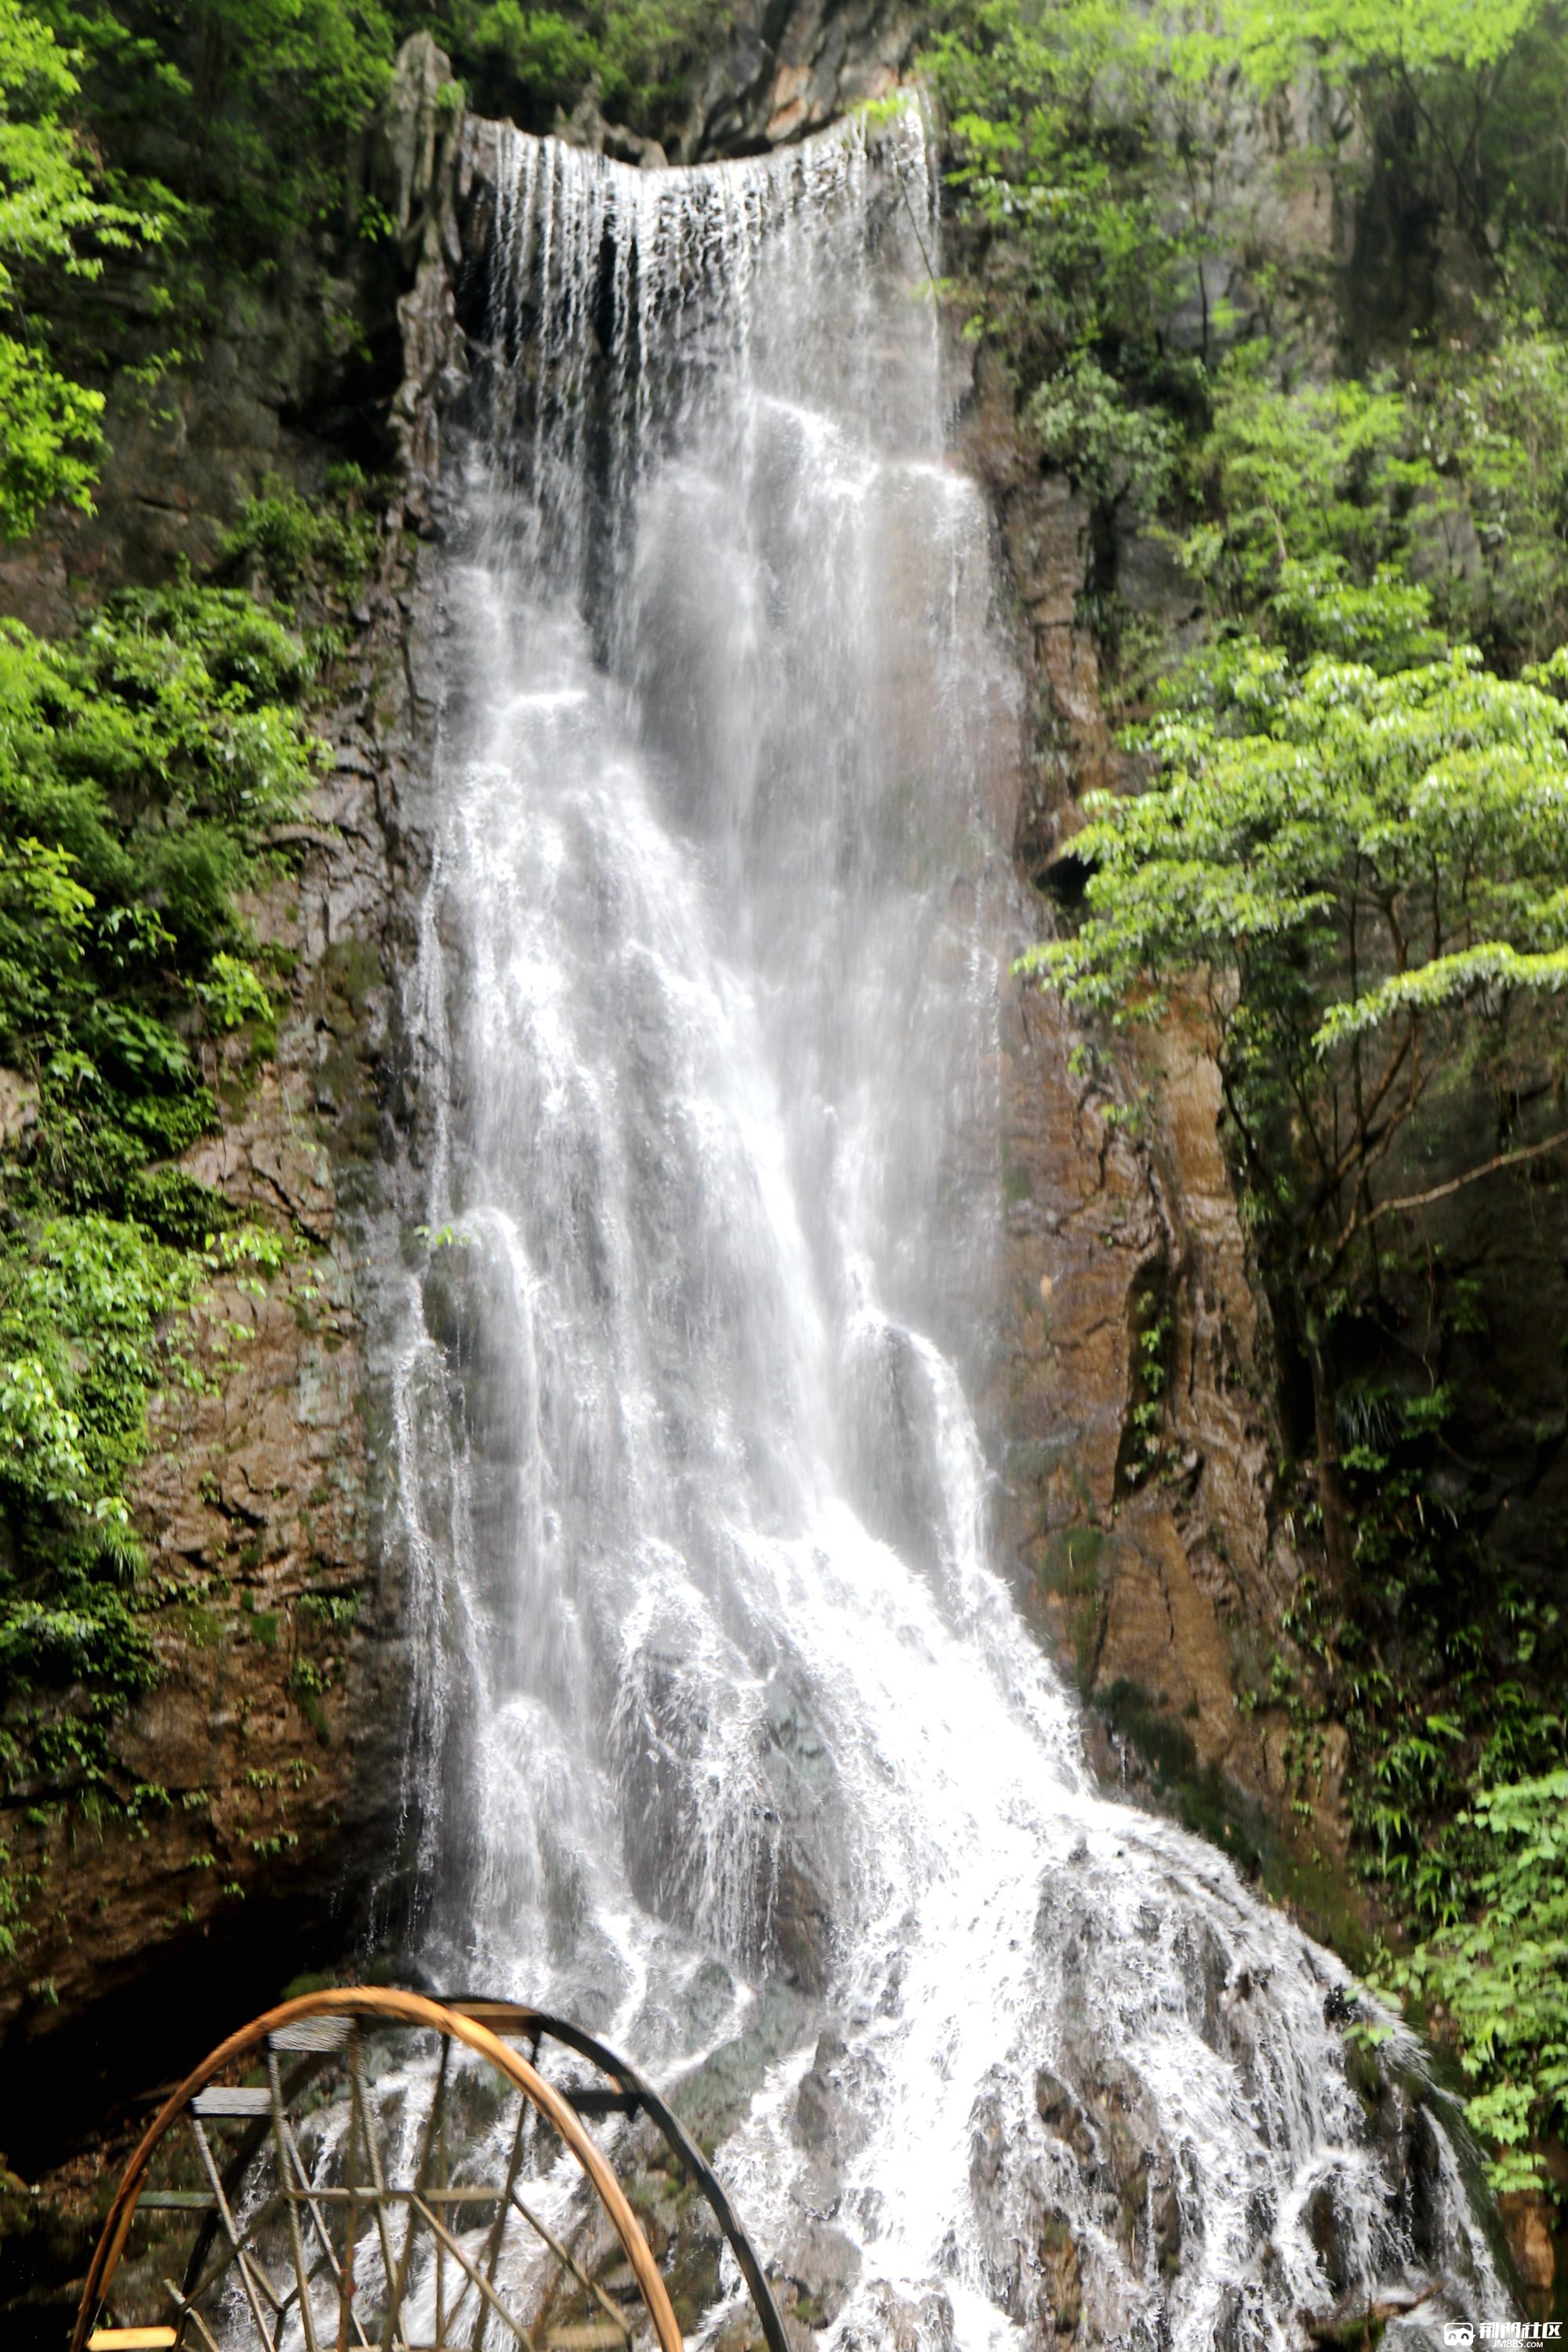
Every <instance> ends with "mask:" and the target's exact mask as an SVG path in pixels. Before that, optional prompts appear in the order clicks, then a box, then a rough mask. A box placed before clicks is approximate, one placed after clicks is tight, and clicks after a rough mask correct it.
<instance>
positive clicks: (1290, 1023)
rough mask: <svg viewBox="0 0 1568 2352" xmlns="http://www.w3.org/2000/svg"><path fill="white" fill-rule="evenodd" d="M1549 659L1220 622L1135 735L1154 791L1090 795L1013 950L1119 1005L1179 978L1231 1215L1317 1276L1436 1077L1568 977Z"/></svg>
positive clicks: (1328, 1277) (1562, 772)
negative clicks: (1396, 655)
mask: <svg viewBox="0 0 1568 2352" xmlns="http://www.w3.org/2000/svg"><path fill="white" fill-rule="evenodd" d="M1564 677H1568V670H1565V668H1564V666H1563V664H1562V663H1556V664H1554V665H1553V666H1552V667H1551V669H1550V670H1548V671H1543V672H1542V673H1541V674H1540V675H1539V676H1538V677H1535V678H1532V679H1523V680H1510V679H1507V678H1502V677H1497V676H1496V675H1495V674H1494V673H1492V672H1491V671H1489V670H1488V669H1486V668H1485V667H1483V666H1482V664H1481V661H1480V659H1479V656H1477V655H1476V654H1475V653H1474V652H1473V651H1471V650H1468V649H1466V648H1463V647H1461V648H1458V649H1456V650H1455V651H1453V652H1452V653H1450V654H1449V655H1448V656H1447V657H1446V658H1445V659H1442V660H1439V661H1434V662H1428V663H1426V664H1423V665H1421V666H1420V667H1415V668H1410V669H1399V670H1395V671H1393V672H1392V673H1390V674H1388V675H1383V676H1380V675H1379V674H1378V672H1377V671H1376V670H1375V669H1373V667H1370V666H1368V665H1366V664H1364V663H1359V664H1358V663H1346V662H1340V661H1333V660H1330V659H1326V658H1321V657H1320V658H1318V659H1316V660H1313V661H1311V662H1310V663H1309V664H1308V666H1307V667H1306V668H1305V670H1304V671H1301V672H1300V673H1298V672H1296V671H1295V670H1293V669H1292V667H1291V666H1290V663H1289V659H1288V656H1286V655H1285V654H1284V653H1283V652H1282V651H1280V650H1278V649H1273V648H1268V647H1266V646H1263V645H1261V644H1259V643H1258V641H1257V640H1256V639H1254V640H1249V641H1244V642H1243V643H1242V644H1241V645H1240V646H1237V647H1236V648H1234V649H1233V650H1231V651H1229V652H1228V653H1227V654H1226V656H1224V657H1223V659H1222V660H1219V661H1215V662H1214V663H1211V664H1210V665H1209V666H1208V667H1207V668H1206V670H1205V673H1204V676H1203V679H1202V687H1201V692H1200V693H1199V694H1198V695H1195V696H1194V699H1192V700H1191V701H1189V703H1188V704H1187V706H1186V707H1185V708H1177V709H1173V710H1172V711H1171V712H1170V713H1169V714H1168V715H1166V716H1165V717H1163V719H1160V720H1158V721H1157V722H1156V723H1155V724H1154V725H1153V726H1152V727H1151V728H1150V729H1149V730H1148V731H1147V734H1146V736H1145V737H1144V739H1143V740H1144V747H1145V750H1146V751H1147V753H1148V755H1149V757H1150V759H1151V760H1152V762H1153V765H1154V769H1155V780H1154V782H1153V784H1152V789H1150V790H1149V791H1148V792H1146V793H1139V794H1136V795H1134V796H1131V797H1129V798H1125V799H1112V798H1110V797H1109V796H1106V795H1100V796H1099V797H1098V799H1097V800H1096V801H1095V803H1093V807H1092V814H1093V815H1094V819H1095V822H1094V823H1093V824H1091V825H1090V826H1089V829H1088V830H1087V831H1086V832H1085V833H1083V834H1082V835H1079V837H1078V838H1077V840H1076V841H1075V843H1074V845H1073V846H1074V851H1075V854H1076V856H1078V857H1079V860H1080V861H1081V862H1082V863H1083V864H1084V865H1085V866H1087V867H1089V869H1090V870H1089V881H1088V885H1087V893H1086V898H1087V915H1086V919H1085V920H1084V921H1083V922H1082V924H1081V925H1080V926H1079V929H1078V930H1077V932H1076V934H1075V935H1074V936H1073V937H1071V938H1069V939H1066V940H1053V941H1050V942H1047V943H1046V944H1044V945H1042V946H1039V947H1037V948H1035V949H1032V950H1030V951H1029V953H1028V954H1027V955H1026V957H1025V958H1024V960H1023V968H1024V969H1025V970H1026V971H1031V972H1034V973H1036V974H1037V975H1038V976H1039V977H1040V979H1042V980H1043V981H1044V982H1047V983H1048V984H1050V985H1052V986H1054V987H1057V988H1058V989H1060V990H1061V992H1063V994H1064V995H1065V996H1066V997H1067V998H1068V1001H1069V1002H1071V1003H1076V1004H1079V1005H1082V1006H1085V1007H1089V1008H1093V1009H1096V1010H1106V1011H1109V1012H1110V1013H1111V1015H1112V1017H1113V1018H1114V1019H1118V1020H1121V1019H1124V1018H1126V1017H1127V1016H1128V1015H1129V1013H1137V1014H1141V1015H1143V1016H1145V1017H1147V1016H1152V1015H1153V1014H1155V1013H1158V1012H1159V1011H1160V1010H1161V1009H1162V1007H1163V1003H1164V1001H1165V998H1166V995H1167V992H1168V990H1169V988H1170V986H1171V985H1172V983H1173V982H1177V981H1182V982H1191V983H1193V984H1194V985H1196V986H1197V987H1198V988H1199V989H1200V990H1201V992H1202V994H1203V997H1204V1000H1205V1003H1206V1005H1207V1008H1208V1012H1209V1016H1210V1020H1211V1023H1212V1028H1213V1037H1214V1043H1215V1053H1216V1058H1217V1061H1218V1064H1219V1069H1220V1075H1221V1082H1222V1085H1223V1087H1224V1091H1225V1100H1226V1110H1227V1113H1228V1117H1229V1120H1230V1123H1231V1129H1232V1134H1233V1139H1234V1141H1235V1143H1236V1145H1237V1150H1238V1153H1239V1157H1240V1160H1241V1164H1242V1168H1243V1171H1244V1174H1245V1179H1246V1181H1247V1187H1248V1191H1249V1193H1250V1196H1251V1199H1252V1202H1253V1205H1254V1209H1255V1212H1256V1213H1258V1214H1259V1215H1260V1216H1261V1217H1262V1218H1263V1220H1264V1222H1265V1223H1266V1224H1267V1225H1268V1227H1269V1228H1270V1229H1271V1232H1272V1235H1273V1238H1274V1239H1275V1241H1276V1243H1277V1244H1279V1246H1280V1247H1281V1248H1287V1249H1288V1251H1289V1257H1290V1260H1291V1263H1292V1265H1297V1264H1298V1262H1299V1267H1300V1273H1301V1274H1303V1275H1305V1276H1306V1277H1307V1279H1308V1280H1309V1281H1310V1282H1311V1283H1313V1284H1315V1285H1317V1286H1320V1287H1321V1286H1326V1285H1327V1284H1328V1283H1330V1282H1331V1281H1332V1280H1334V1279H1336V1278H1338V1277H1339V1276H1341V1274H1342V1269H1343V1267H1344V1264H1345V1259H1346V1255H1347V1252H1348V1251H1349V1250H1350V1248H1351V1246H1352V1242H1353V1241H1354V1240H1355V1238H1356V1236H1357V1235H1358V1234H1364V1233H1365V1232H1366V1231H1367V1230H1368V1229H1369V1227H1370V1226H1371V1225H1372V1224H1373V1223H1375V1222H1376V1221H1377V1220H1379V1219H1380V1218H1382V1217H1383V1216H1384V1215H1385V1214H1387V1213H1389V1212H1390V1210H1391V1209H1393V1208H1394V1207H1396V1206H1397V1205H1398V1202H1397V1200H1396V1199H1395V1198H1394V1197H1392V1196H1389V1195H1387V1194H1386V1193H1384V1194H1383V1195H1382V1196H1381V1197H1380V1195H1379V1185H1380V1181H1381V1177H1380V1171H1381V1170H1382V1169H1383V1168H1384V1166H1385V1164H1386V1163H1387V1162H1388V1160H1389V1157H1390V1153H1391V1151H1392V1150H1393V1147H1394V1144H1395V1142H1396V1140H1397V1139H1399V1137H1400V1134H1401V1131H1402V1129H1404V1128H1405V1126H1406V1125H1407V1124H1408V1122H1409V1121H1410V1120H1411V1119H1412V1118H1415V1115H1416V1114H1417V1112H1418V1111H1419V1110H1420V1109H1421V1108H1422V1106H1423V1105H1424V1103H1425V1101H1426V1097H1427V1094H1428V1091H1429V1089H1430V1087H1431V1086H1432V1084H1433V1081H1434V1078H1435V1077H1436V1076H1437V1075H1438V1074H1439V1073H1440V1072H1441V1071H1442V1070H1443V1069H1444V1067H1445V1066H1448V1065H1450V1064H1451V1062H1452V1060H1453V1058H1454V1057H1455V1056H1457V1055H1464V1054H1465V1053H1466V1052H1467V1051H1468V1049H1469V1048H1470V1047H1472V1046H1473V1045H1476V1044H1477V1043H1478V1042H1479V1040H1478V1033H1479V1032H1484V1033H1486V1034H1487V1036H1488V1039H1489V1042H1490V1044H1491V1045H1493V1046H1494V1047H1495V1048H1496V1050H1498V1051H1499V1052H1501V1051H1502V1050H1504V1046H1505V1042H1506V1027H1505V1023H1506V1015H1507V1014H1508V1013H1509V1011H1510V1008H1511V1007H1512V1006H1513V1005H1514V1004H1515V1003H1516V1002H1517V1001H1518V1000H1520V999H1521V998H1525V997H1528V996H1531V995H1537V994H1541V993H1543V992H1552V993H1555V992H1558V991H1560V990H1562V989H1563V988H1564V987H1565V986H1568V882H1565V880H1564V876H1563V841H1564V839H1568V716H1565V713H1564V709H1563V702H1562V700H1561V699H1560V698H1559V694H1558V692H1557V691H1556V690H1554V689H1555V688H1558V687H1559V686H1560V685H1561V684H1562V683H1563V680H1564ZM1287 1237H1288V1239H1287Z"/></svg>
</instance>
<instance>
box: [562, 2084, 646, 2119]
mask: <svg viewBox="0 0 1568 2352" xmlns="http://www.w3.org/2000/svg"><path fill="white" fill-rule="evenodd" d="M561 2095H562V2097H563V2099H568V2100H570V2102H571V2104H572V2105H573V2106H574V2107H575V2108H576V2110H577V2113H578V2114H579V2115H580V2116H635V2115H636V2114H637V2109H638V2108H639V2107H640V2106H641V2105H642V2093H641V2092H640V2091H607V2090H605V2089H602V2088H601V2086H600V2085H599V2084H596V2083H594V2084H586V2083H584V2084H566V2085H563V2089H562V2093H561Z"/></svg>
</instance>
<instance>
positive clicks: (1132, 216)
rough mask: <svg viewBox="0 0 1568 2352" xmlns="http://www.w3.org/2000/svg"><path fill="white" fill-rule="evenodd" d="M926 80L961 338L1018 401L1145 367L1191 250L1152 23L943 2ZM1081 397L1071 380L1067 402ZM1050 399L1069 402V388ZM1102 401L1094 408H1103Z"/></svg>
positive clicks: (1113, 14)
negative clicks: (953, 243)
mask: <svg viewBox="0 0 1568 2352" xmlns="http://www.w3.org/2000/svg"><path fill="white" fill-rule="evenodd" d="M933 13H934V16H935V23H936V27H937V29H936V31H935V34H934V37H933V38H932V40H931V44H930V46H929V47H928V49H927V52H926V55H925V58H924V60H923V62H924V68H925V70H926V72H927V74H928V76H929V78H930V79H931V83H932V85H933V87H934V89H936V91H937V94H938V96H939V98H940V99H941V100H942V104H943V106H944V108H945V109H946V110H947V114H948V117H949V121H950V125H951V129H950V140H951V145H952V164H951V167H950V172H949V179H950V184H951V186H952V191H953V194H954V196H955V197H956V200H957V212H958V217H959V220H960V223H961V224H962V225H963V226H964V227H965V228H966V229H967V230H968V232H969V234H970V254H969V268H968V270H967V272H966V275H965V278H964V279H963V286H962V291H963V296H964V298H965V299H966V302H967V304H968V306H969V308H970V310H971V312H972V320H971V324H972V331H974V332H975V333H984V335H985V336H986V337H987V338H988V339H989V340H990V341H992V342H993V343H994V344H995V345H996V346H997V348H998V349H999V351H1000V352H1002V353H1003V354H1004V355H1005V362H1006V364H1007V366H1008V367H1009V369H1010V370H1011V372H1012V373H1013V375H1014V377H1015V380H1016V382H1017V383H1018V384H1019V386H1020V388H1021V389H1022V390H1023V391H1024V392H1025V393H1029V392H1030V391H1032V390H1033V388H1034V387H1036V386H1037V385H1038V384H1040V383H1042V382H1045V381H1047V380H1048V379H1049V378H1051V377H1053V376H1055V375H1057V374H1058V373H1060V372H1063V371H1068V373H1069V374H1070V373H1072V372H1073V371H1075V370H1079V369H1081V368H1082V366H1083V364H1084V362H1085V360H1086V358H1088V357H1089V356H1091V355H1092V354H1094V353H1095V352H1099V353H1100V356H1101V358H1110V357H1117V356H1119V357H1120V358H1121V362H1122V363H1121V366H1120V367H1119V369H1118V373H1119V374H1124V373H1126V372H1127V365H1126V363H1127V362H1128V361H1129V360H1131V361H1132V362H1134V364H1138V363H1143V364H1149V363H1152V356H1153V353H1154V351H1155V347H1156V344H1157V342H1158V340H1159V336H1160V331H1161V328H1162V325H1163V320H1164V318H1165V317H1166V316H1167V315H1168V313H1169V311H1170V310H1171V309H1172V308H1173V305H1174V303H1175V301H1176V300H1177V299H1179V294H1180V291H1181V289H1182V288H1183V286H1184V282H1185V281H1184V266H1185V265H1186V264H1187V263H1188V262H1189V261H1190V258H1191V256H1192V254H1193V253H1194V250H1195V249H1196V248H1197V246H1198V245H1199V244H1201V241H1202V240H1201V236H1200V235H1199V234H1198V233H1197V232H1196V231H1195V230H1194V228H1193V226H1191V225H1190V224H1189V226H1187V228H1186V229H1182V228H1180V227H1178V226H1173V207H1172V206H1171V205H1169V204H1168V203H1167V202H1166V201H1165V199H1166V196H1167V194H1168V193H1169V190H1170V183H1171V176H1172V165H1173V142H1172V138H1171V135H1170V127H1169V121H1168V116H1169V112H1170V110H1172V109H1174V110H1175V112H1176V113H1177V114H1179V115H1181V116H1182V117H1183V120H1184V127H1186V128H1187V129H1189V130H1190V129H1191V128H1192V127H1193V126H1192V124H1191V122H1190V121H1189V120H1188V119H1187V117H1188V113H1189V111H1190V110H1187V109H1185V108H1184V98H1185V96H1186V94H1187V93H1186V89H1185V87H1183V88H1181V89H1178V88H1176V87H1175V86H1174V85H1173V79H1172V75H1171V72H1170V70H1169V68H1170V66H1171V63H1172V60H1173V57H1174V56H1175V55H1176V54H1177V52H1176V50H1175V49H1173V42H1172V33H1171V28H1170V26H1169V25H1168V24H1167V22H1166V20H1165V19H1164V18H1163V17H1162V16H1160V15H1159V14H1158V13H1150V14H1147V15H1145V14H1144V12H1142V10H1138V9H1133V8H1129V7H1124V6H1121V5H1118V0H1064V4H1063V5H1047V0H952V5H948V6H946V7H944V8H941V9H938V10H937V11H935V12H933ZM1091 384H1092V379H1080V382H1079V390H1078V397H1079V400H1081V398H1082V394H1083V392H1084V391H1085V390H1086V389H1088V388H1089V386H1090V385H1091ZM1060 397H1061V398H1063V399H1064V400H1067V401H1068V402H1069V403H1070V402H1071V401H1072V399H1073V397H1074V394H1073V391H1072V388H1071V385H1070V383H1069V384H1068V386H1066V387H1064V389H1063V392H1062V394H1061V395H1060ZM1103 397H1104V395H1103V394H1102V398H1103Z"/></svg>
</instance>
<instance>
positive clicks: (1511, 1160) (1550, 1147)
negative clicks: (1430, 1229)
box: [1365, 1128, 1568, 1225]
mask: <svg viewBox="0 0 1568 2352" xmlns="http://www.w3.org/2000/svg"><path fill="white" fill-rule="evenodd" d="M1564 1143H1568V1128H1564V1129H1563V1132H1562V1134H1561V1135H1549V1136H1548V1137H1547V1139H1546V1140H1545V1142H1544V1143H1527V1144H1526V1145H1525V1146H1524V1147H1523V1149H1522V1150H1519V1151H1500V1152H1499V1154H1498V1156H1497V1158H1496V1159H1495V1160H1487V1161H1486V1163H1485V1164H1484V1166H1482V1167H1480V1168H1472V1169H1471V1170H1470V1171H1469V1173H1468V1175H1465V1176H1454V1177H1450V1179H1449V1181H1447V1184H1434V1185H1433V1186H1432V1188H1431V1190H1430V1192H1406V1193H1405V1195H1404V1196H1403V1197H1402V1198H1401V1199H1400V1200H1397V1201H1381V1202H1379V1203H1378V1205H1377V1207H1376V1208H1375V1209H1373V1213H1372V1214H1371V1216H1369V1217H1368V1218H1367V1219H1366V1220H1365V1222H1366V1223H1368V1224H1369V1225H1370V1224H1374V1223H1376V1221H1377V1219H1378V1218H1379V1217H1386V1216H1389V1215H1391V1214H1392V1213H1393V1212H1394V1210H1396V1209H1426V1208H1429V1207H1430V1206H1431V1204H1432V1202H1434V1201H1444V1200H1447V1196H1448V1194H1449V1193H1450V1192H1460V1191H1462V1189H1463V1188H1464V1186H1465V1185H1467V1184H1477V1183H1479V1181H1480V1180H1481V1178H1482V1177H1483V1176H1495V1175H1496V1174H1497V1172H1498V1171H1499V1170H1500V1169H1501V1168H1518V1167H1520V1166H1521V1164H1522V1163H1523V1162H1524V1161H1525V1160H1539V1159H1540V1157H1541V1155H1542V1152H1543V1151H1555V1150H1558V1149H1559V1148H1560V1146H1561V1145H1563V1144H1564Z"/></svg>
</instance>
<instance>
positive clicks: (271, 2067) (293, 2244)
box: [267, 2049, 321, 2352]
mask: <svg viewBox="0 0 1568 2352" xmlns="http://www.w3.org/2000/svg"><path fill="white" fill-rule="evenodd" d="M267 2085H268V2090H269V2091H270V2092H271V2094H272V2145H273V2148H274V2151H275V2152H276V2155H277V2158H278V2178H279V2182H280V2184H281V2186H282V2191H283V2210H284V2211H285V2213H286V2214H287V2215H288V2221H289V2253H290V2254H291V2256H292V2257H293V2262H294V2277H295V2282H296V2284H295V2294H296V2295H297V2296H298V2299H299V2305H300V2328H301V2330H302V2332H303V2334H304V2337H305V2352H321V2347H320V2345H319V2343H318V2341H317V2337H316V2315H315V2312H314V2310H313V2308H312V2306H311V2303H310V2269H309V2266H308V2264H307V2263H306V2261H305V2241H304V2238H303V2235H302V2234H301V2232H300V2209H299V2207H298V2205H297V2204H296V2203H295V2201H294V2200H293V2198H292V2197H290V2196H289V2193H288V2185H289V2139H288V2131H289V2119H288V2116H287V2115H286V2114H285V2112H284V2106H283V2078H282V2075H281V2074H280V2073H279V2067H278V2053H277V2052H276V2050H272V2049H268V2053H267ZM281 2316H282V2315H281V2313H279V2317H281Z"/></svg>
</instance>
